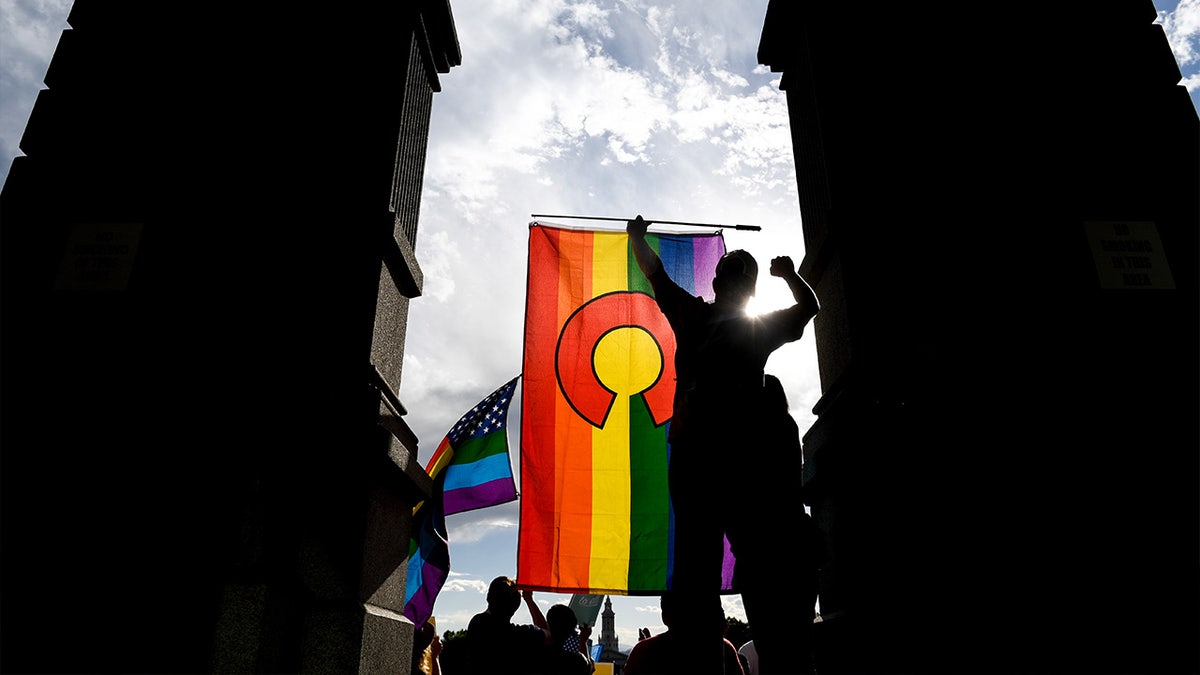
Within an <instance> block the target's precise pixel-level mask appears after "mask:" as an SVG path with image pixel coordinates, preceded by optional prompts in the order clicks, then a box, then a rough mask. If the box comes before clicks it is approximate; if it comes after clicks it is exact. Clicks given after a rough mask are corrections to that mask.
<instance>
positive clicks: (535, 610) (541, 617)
mask: <svg viewBox="0 0 1200 675" xmlns="http://www.w3.org/2000/svg"><path fill="white" fill-rule="evenodd" d="M521 598H522V599H524V600H525V606H526V607H528V608H529V616H531V617H533V625H535V626H537V627H538V628H541V629H542V633H543V635H544V637H545V638H546V644H549V643H550V642H551V638H550V624H548V623H546V615H545V614H542V608H541V607H538V605H537V603H536V602H534V600H533V591H529V590H522V591H521Z"/></svg>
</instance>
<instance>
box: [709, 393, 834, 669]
mask: <svg viewBox="0 0 1200 675" xmlns="http://www.w3.org/2000/svg"><path fill="white" fill-rule="evenodd" d="M763 381H764V385H765V387H764V391H765V394H766V396H765V398H764V400H763V407H762V414H761V416H760V417H759V423H760V429H761V433H760V435H759V438H760V446H759V455H760V458H759V460H760V462H761V463H762V465H763V466H766V467H769V468H770V470H769V471H761V472H758V473H757V474H756V477H755V479H754V484H753V487H754V489H752V490H750V491H748V492H746V493H745V496H744V498H743V499H741V500H739V501H737V502H736V503H734V504H733V505H732V507H731V508H732V510H733V514H732V515H733V517H732V519H731V522H730V524H729V529H728V532H727V534H728V536H729V543H730V547H731V548H732V549H733V552H734V555H735V556H736V562H735V567H734V574H733V588H734V590H736V591H737V592H739V593H741V595H742V604H743V606H744V607H745V608H746V618H747V619H749V621H750V627H751V630H752V631H754V640H753V642H752V643H751V644H750V645H749V646H750V648H751V649H753V650H754V652H755V654H756V657H754V658H751V659H750V661H751V666H752V667H751V669H752V670H754V671H755V675H758V673H762V674H763V675H771V674H773V673H806V674H807V673H811V672H812V668H813V665H812V656H813V644H812V637H813V625H812V621H813V619H814V618H815V616H816V602H817V580H818V574H819V570H820V566H821V564H823V563H824V559H825V544H824V538H823V536H822V535H821V533H820V531H819V530H818V529H817V525H816V523H815V522H814V521H813V519H812V516H810V515H808V514H807V513H806V512H805V511H804V503H803V501H802V500H801V499H800V497H798V495H800V493H801V491H800V484H801V480H802V477H803V470H804V467H803V456H802V450H801V444H800V428H799V427H798V426H797V425H796V421H795V419H793V418H792V415H791V413H789V412H788V402H787V394H786V393H785V392H784V390H783V384H782V383H781V382H780V381H779V378H777V377H775V376H774V375H769V374H768V375H766V376H765V377H764V380H763ZM780 570H786V571H787V593H781V592H780V590H779V586H778V582H777V580H776V577H777V576H778V574H779V571H780Z"/></svg>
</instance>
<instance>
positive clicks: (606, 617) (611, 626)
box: [600, 598, 617, 652]
mask: <svg viewBox="0 0 1200 675" xmlns="http://www.w3.org/2000/svg"><path fill="white" fill-rule="evenodd" d="M616 625H617V614H616V612H614V611H613V608H612V599H611V598H604V612H602V613H601V614H600V644H602V645H604V649H605V651H608V650H609V649H611V650H613V651H614V652H615V651H617V629H616Z"/></svg>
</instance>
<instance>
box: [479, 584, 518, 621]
mask: <svg viewBox="0 0 1200 675" xmlns="http://www.w3.org/2000/svg"><path fill="white" fill-rule="evenodd" d="M487 606H488V611H489V612H491V613H492V614H495V615H496V616H500V617H503V618H505V619H511V618H512V616H513V615H514V614H516V613H517V609H518V608H519V607H520V606H521V590H520V589H518V588H517V582H516V581H515V580H513V579H510V578H509V577H496V578H495V579H492V583H491V585H490V586H488V592H487Z"/></svg>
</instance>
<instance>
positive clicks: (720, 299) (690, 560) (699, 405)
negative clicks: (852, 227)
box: [625, 216, 818, 672]
mask: <svg viewBox="0 0 1200 675" xmlns="http://www.w3.org/2000/svg"><path fill="white" fill-rule="evenodd" d="M648 225H649V223H647V222H646V221H644V220H643V219H642V217H641V216H638V217H637V218H636V219H635V220H631V221H628V222H627V223H626V228H625V229H626V232H628V234H629V240H630V245H631V247H632V249H633V253H634V257H635V259H636V260H637V263H638V267H640V268H641V270H642V273H643V274H645V275H646V278H647V279H648V280H649V281H650V285H651V287H652V288H653V289H654V296H655V301H656V302H657V303H658V306H659V308H660V309H661V310H662V312H663V314H664V315H665V316H666V318H667V321H668V323H670V325H671V328H672V330H673V331H674V333H675V342H676V350H675V372H676V384H675V400H674V408H673V412H672V417H671V423H670V428H669V431H668V441H669V442H670V444H671V454H670V464H669V466H668V474H667V475H668V478H667V480H668V485H669V489H670V494H671V502H672V505H673V508H674V511H675V551H676V553H675V566H674V571H673V578H672V582H671V583H672V586H671V587H672V588H673V589H676V590H680V591H684V592H685V595H684V596H683V597H682V598H681V600H682V601H694V602H698V603H701V606H703V605H704V604H706V603H707V602H708V599H707V596H712V597H713V598H718V594H719V592H720V587H721V563H722V559H723V557H724V534H725V531H726V529H727V526H728V525H729V521H730V518H731V514H732V510H731V509H730V508H729V502H730V499H732V500H734V501H739V500H742V499H743V496H744V495H745V494H747V492H749V491H753V490H755V489H757V488H756V486H755V485H754V484H753V481H754V480H756V479H757V477H758V476H759V475H761V472H759V471H756V472H754V473H751V474H746V475H738V474H737V473H731V471H734V470H735V469H737V468H738V465H739V464H748V463H747V462H744V460H745V458H746V457H749V456H753V454H754V453H757V452H758V451H759V450H760V447H759V444H760V440H759V428H760V427H759V418H760V416H761V411H762V408H763V405H764V399H765V396H766V392H765V389H764V383H763V375H764V373H763V369H764V368H765V366H766V363H767V359H768V357H770V355H771V354H772V353H773V352H774V351H775V350H776V349H778V348H779V347H781V346H783V345H785V344H787V343H789V342H793V341H795V340H798V339H799V338H800V337H801V335H803V333H804V327H805V326H806V325H807V324H808V322H809V321H810V320H812V318H813V316H814V315H816V313H817V309H818V304H817V298H816V296H815V295H814V294H813V292H812V289H811V288H809V286H808V284H807V283H805V281H804V279H802V278H801V277H800V275H799V274H798V273H797V271H796V268H795V265H794V264H793V263H792V259H791V258H789V257H787V256H781V257H777V258H774V259H772V260H771V270H770V271H771V275H772V276H776V277H780V278H781V279H783V280H784V281H785V282H786V283H787V285H788V287H789V288H790V289H791V291H792V297H793V298H794V300H795V304H793V305H792V306H791V307H788V308H786V309H780V310H776V311H773V312H767V313H764V314H760V315H758V316H754V317H751V316H748V315H747V313H746V304H747V303H748V302H749V300H750V298H751V297H752V296H753V295H754V292H755V288H756V284H757V281H758V263H757V262H756V261H755V259H754V257H753V256H751V255H750V254H749V253H747V252H746V251H741V250H736V251H731V252H729V253H727V254H725V255H724V256H722V258H721V260H720V261H719V262H718V263H717V269H716V276H715V278H714V279H713V292H714V300H713V301H712V302H706V301H705V300H704V299H703V298H701V297H699V296H694V295H691V294H689V293H688V292H687V291H685V290H684V289H683V288H682V287H680V286H679V284H677V283H675V281H673V280H672V279H671V278H670V276H669V275H668V274H667V272H666V271H665V270H664V269H663V266H662V261H661V260H660V259H659V257H658V255H657V254H656V253H655V252H654V250H653V249H652V248H651V247H650V245H649V243H648V242H647V241H646V229H647V227H648ZM718 486H719V487H718ZM730 490H732V491H733V492H732V493H731V492H730ZM731 543H732V542H731ZM735 553H736V552H735ZM718 602H719V598H718ZM693 615H695V613H693V612H689V611H686V610H682V608H681V611H680V614H679V618H680V621H679V624H678V626H679V628H680V629H681V630H685V631H692V630H693V628H692V627H691V626H688V625H687V622H688V617H691V616H693ZM747 618H748V619H749V620H750V624H751V626H754V624H755V619H754V617H753V616H750V615H749V613H748V614H747ZM697 630H698V629H697ZM698 635H699V633H698ZM717 645H719V641H718V642H717V643H715V644H707V646H705V647H704V649H712V650H714V651H713V653H716V652H715V650H716V649H717V648H718V646H717ZM706 660H707V659H706ZM697 672H699V671H697Z"/></svg>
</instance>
